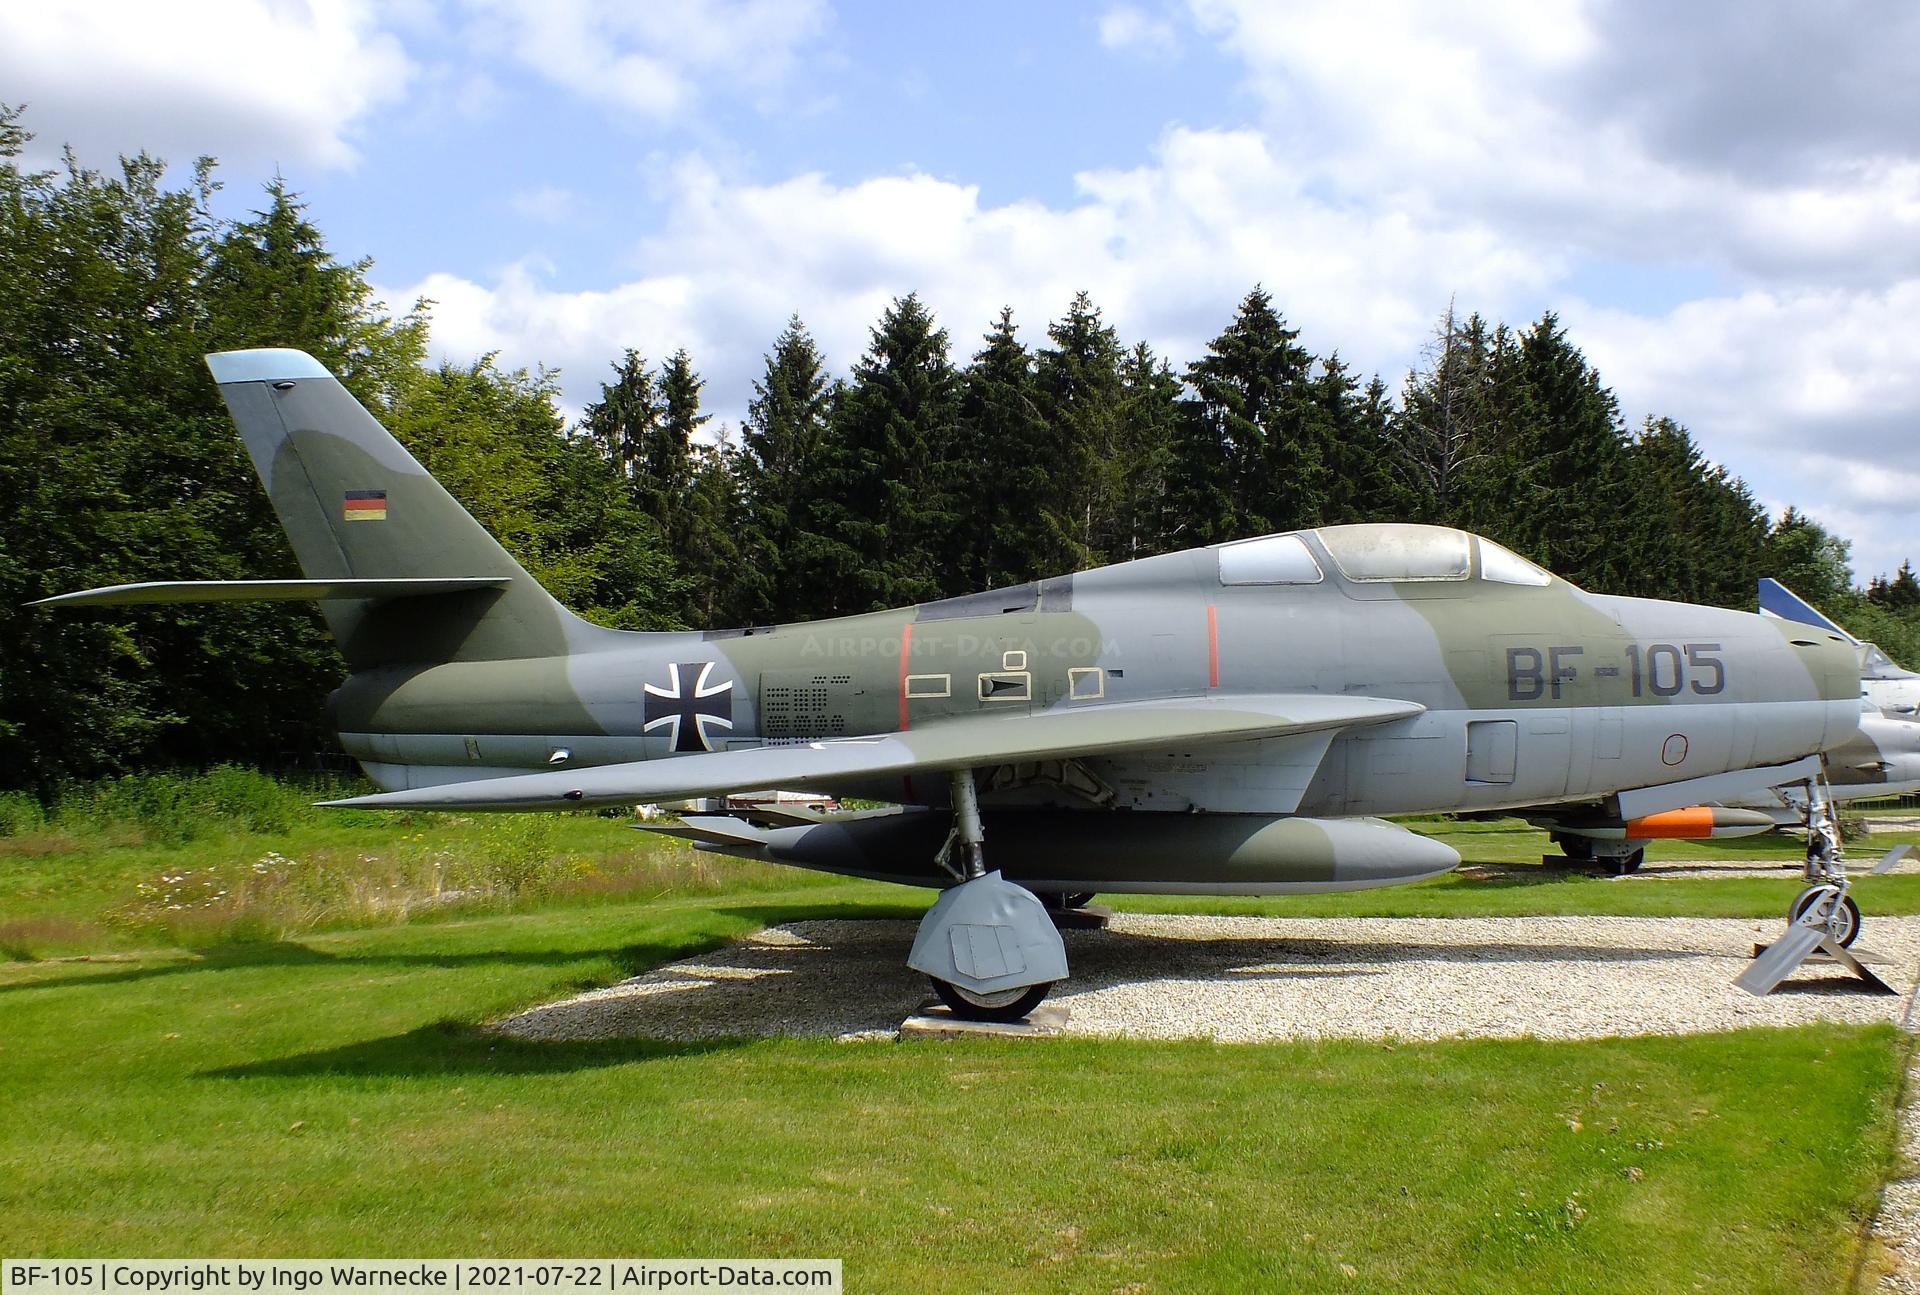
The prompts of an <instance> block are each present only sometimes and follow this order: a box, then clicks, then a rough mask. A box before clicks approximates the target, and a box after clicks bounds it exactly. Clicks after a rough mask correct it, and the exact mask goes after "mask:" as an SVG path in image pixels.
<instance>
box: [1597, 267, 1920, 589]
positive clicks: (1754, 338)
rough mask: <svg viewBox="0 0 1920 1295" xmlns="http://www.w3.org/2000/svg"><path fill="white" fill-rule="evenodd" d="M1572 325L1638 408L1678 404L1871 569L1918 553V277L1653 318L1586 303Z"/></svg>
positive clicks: (1671, 411) (1710, 439)
mask: <svg viewBox="0 0 1920 1295" xmlns="http://www.w3.org/2000/svg"><path fill="white" fill-rule="evenodd" d="M1565 317H1566V322H1567V325H1568V328H1569V331H1570V333H1571V334H1572V335H1573V337H1574V339H1575V340H1576V342H1578V343H1579V344H1580V345H1581V347H1582V348H1583V349H1584V350H1585V351H1586V352H1587V355H1588V358H1589V359H1591V360H1592V361H1593V362H1594V364H1595V365H1596V366H1597V367H1598V368H1599V370H1600V372H1601V374H1602V375H1603V376H1604V377H1605V378H1606V379H1607V381H1608V382H1609V383H1611V384H1612V385H1613V387H1614V389H1615V391H1616V392H1617V394H1618V395H1619V396H1620V399H1621V403H1622V405H1623V408H1624V410H1625V412H1626V413H1627V415H1628V417H1629V418H1632V419H1634V420H1636V421H1637V420H1638V419H1639V418H1640V417H1641V416H1642V415H1644V414H1648V413H1653V414H1667V415H1670V416H1672V417H1675V418H1678V419H1679V420H1680V421H1682V422H1685V423H1687V424H1689V426H1690V427H1691V429H1692V430H1693V433H1694V436H1695V439H1696V440H1698V441H1699V442H1700V444H1701V447H1702V449H1703V450H1705V451H1706V453H1707V454H1708V455H1709V456H1710V457H1712V458H1715V459H1718V460H1719V461H1721V462H1724V463H1727V464H1729V465H1730V466H1731V467H1733V468H1734V470H1735V471H1737V472H1738V473H1739V474H1740V475H1741V476H1743V477H1745V478H1747V480H1748V481H1750V482H1751V483H1752V484H1753V485H1754V487H1755V489H1756V490H1757V491H1758V492H1759V493H1760V494H1761V496H1762V497H1763V498H1765V499H1767V500H1769V501H1771V502H1774V503H1776V504H1786V503H1791V504H1794V505H1795V506H1797V507H1799V508H1800V509H1801V511H1803V512H1807V513H1811V514H1812V515H1813V516H1815V517H1816V518H1819V519H1820V520H1822V521H1823V522H1825V523H1826V524H1827V525H1829V526H1831V527H1833V528H1835V529H1836V530H1837V531H1839V533H1841V534H1843V535H1846V536H1847V537H1848V538H1850V539H1852V540H1853V543H1854V561H1855V570H1856V571H1857V572H1858V573H1859V574H1860V575H1861V576H1862V577H1863V578H1864V577H1866V576H1870V575H1872V574H1874V573H1875V572H1879V571H1888V570H1892V569H1893V568H1894V567H1897V566H1898V565H1899V564H1900V562H1901V560H1902V559H1904V558H1906V557H1908V556H1910V555H1911V554H1913V553H1914V551H1915V549H1916V547H1920V546H1916V545H1915V544H1914V538H1913V532H1912V519H1913V516H1914V511H1915V507H1916V504H1920V491H1917V490H1916V487H1920V475H1916V474H1915V473H1914V472H1913V471H1912V470H1910V468H1909V466H1908V465H1909V464H1911V462H1912V454H1913V447H1914V445H1915V444H1916V434H1920V334H1916V333H1915V332H1914V330H1913V328H1912V323H1911V321H1912V320H1913V319H1915V318H1916V317H1920V279H1908V280H1904V281H1901V282H1898V283H1894V284H1892V285H1890V286H1888V287H1885V288H1880V289H1873V290H1860V289H1852V288H1837V287H1836V288H1826V289H1819V290H1812V289H1794V290H1785V291H1762V290H1754V291H1750V292H1746V293H1742V294H1740V295H1738V296H1732V297H1723V298H1713V299H1707V300H1700V301H1692V302H1688V303H1685V304H1684V305H1681V306H1679V307H1676V308H1675V309H1673V310H1671V311H1669V312H1666V313H1665V314H1663V315H1658V316H1647V315H1642V314H1637V313H1633V312H1629V311H1622V310H1617V309H1602V308H1595V307H1591V306H1587V305H1584V304H1581V303H1575V304H1574V305H1573V306H1571V307H1569V309H1568V310H1567V311H1566V316H1565Z"/></svg>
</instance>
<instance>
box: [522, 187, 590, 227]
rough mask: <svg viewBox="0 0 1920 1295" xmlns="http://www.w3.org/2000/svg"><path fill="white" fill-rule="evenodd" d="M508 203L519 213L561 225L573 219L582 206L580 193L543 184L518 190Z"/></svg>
mask: <svg viewBox="0 0 1920 1295" xmlns="http://www.w3.org/2000/svg"><path fill="white" fill-rule="evenodd" d="M507 205H508V206H510V207H512V208H513V210H514V212H515V213H516V214H517V215H520V216H523V217H525V218H526V219H528V220H533V221H539V222H540V223H541V224H544V225H559V224H563V223H565V222H566V221H568V220H570V219H572V217H573V215H574V213H575V212H576V211H577V210H578V209H579V206H580V195H579V194H577V193H575V192H574V191H573V190H571V189H563V188H560V187H559V186H557V185H551V184H542V185H536V186H535V187H533V188H531V189H519V190H516V191H515V192H514V194H513V196H512V197H511V198H509V199H508V200H507Z"/></svg>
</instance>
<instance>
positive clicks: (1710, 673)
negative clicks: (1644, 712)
mask: <svg viewBox="0 0 1920 1295" xmlns="http://www.w3.org/2000/svg"><path fill="white" fill-rule="evenodd" d="M1586 651H1587V650H1586V649H1585V648H1584V647H1581V646H1580V645H1579V644H1577V643H1556V644H1554V645H1552V646H1550V647H1545V648H1537V647H1510V648H1508V649H1507V700H1508V701H1539V700H1540V699H1541V698H1542V697H1547V698H1551V699H1552V700H1554V701H1559V700H1560V699H1561V697H1562V695H1563V694H1562V692H1561V690H1562V688H1563V687H1564V686H1565V685H1567V684H1570V683H1572V682H1573V681H1574V680H1576V679H1578V678H1579V677H1580V671H1579V668H1578V667H1577V666H1575V665H1574V664H1573V658H1575V657H1578V656H1584V655H1586ZM1720 651H1721V646H1720V644H1718V643H1686V644H1675V643H1652V644H1648V645H1646V646H1644V647H1643V646H1642V645H1641V644H1638V643H1629V644H1627V646H1626V649H1625V652H1626V658H1627V672H1628V678H1629V680H1630V692H1631V695H1632V696H1634V697H1646V696H1654V697H1677V696H1679V695H1680V693H1681V691H1682V690H1683V689H1690V690H1691V691H1693V692H1694V693H1696V694H1698V695H1699V696H1702V697H1711V696H1714V695H1715V694H1717V693H1721V692H1724V691H1726V687H1727V667H1726V663H1725V662H1724V661H1723V660H1722V659H1721V657H1720V655H1719V653H1720ZM1593 675H1594V678H1596V679H1617V678H1619V676H1620V668H1619V667H1618V666H1611V665H1606V666H1596V667H1595V668H1594V671H1593ZM1708 680H1711V682H1708Z"/></svg>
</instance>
